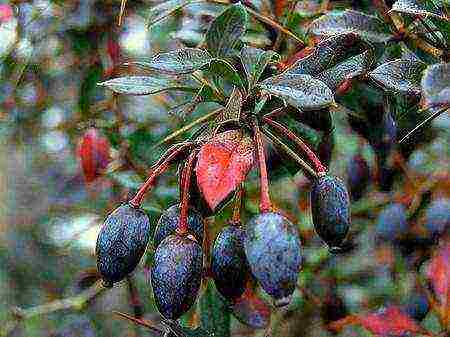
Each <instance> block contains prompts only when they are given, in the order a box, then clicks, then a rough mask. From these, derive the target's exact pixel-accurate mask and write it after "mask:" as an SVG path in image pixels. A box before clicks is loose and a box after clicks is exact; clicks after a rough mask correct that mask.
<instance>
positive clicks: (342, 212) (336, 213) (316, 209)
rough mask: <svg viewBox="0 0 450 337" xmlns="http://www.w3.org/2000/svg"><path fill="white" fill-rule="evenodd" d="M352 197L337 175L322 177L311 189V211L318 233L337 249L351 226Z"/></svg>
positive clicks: (331, 247)
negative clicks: (350, 208)
mask: <svg viewBox="0 0 450 337" xmlns="http://www.w3.org/2000/svg"><path fill="white" fill-rule="evenodd" d="M349 207H350V199H349V195H348V192H347V188H346V187H345V184H344V183H343V182H342V181H341V180H340V179H339V178H337V177H334V176H329V175H326V176H323V177H320V178H319V179H318V180H317V181H316V182H314V185H313V187H312V190H311V212H312V219H313V224H314V228H315V230H316V232H317V234H318V235H319V236H320V237H321V238H322V240H323V241H325V243H326V244H327V245H328V246H329V247H330V249H333V250H334V249H337V248H338V247H339V246H340V245H341V244H342V243H343V241H344V239H345V238H346V236H347V233H348V230H349V228H350V210H349Z"/></svg>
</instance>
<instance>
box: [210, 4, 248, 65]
mask: <svg viewBox="0 0 450 337" xmlns="http://www.w3.org/2000/svg"><path fill="white" fill-rule="evenodd" d="M247 21H248V15H247V11H246V10H245V8H244V6H242V5H241V4H240V3H239V4H236V5H233V6H230V7H228V8H227V9H226V10H225V11H224V12H223V13H222V14H220V15H219V16H218V17H217V18H216V19H215V20H214V21H213V22H212V24H211V27H209V30H208V32H207V33H206V45H207V46H208V50H209V51H210V52H211V53H212V54H213V55H214V56H218V57H221V56H229V55H230V53H231V51H232V50H233V48H234V47H235V46H236V44H237V42H238V41H239V39H240V38H241V37H242V36H243V35H244V33H245V30H246V26H247Z"/></svg>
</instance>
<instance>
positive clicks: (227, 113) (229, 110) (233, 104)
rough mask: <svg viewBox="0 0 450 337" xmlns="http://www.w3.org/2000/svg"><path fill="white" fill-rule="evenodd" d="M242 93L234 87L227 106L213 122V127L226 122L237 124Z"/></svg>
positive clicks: (239, 116)
mask: <svg viewBox="0 0 450 337" xmlns="http://www.w3.org/2000/svg"><path fill="white" fill-rule="evenodd" d="M242 99H243V97H242V93H241V92H240V91H239V89H237V88H236V87H235V88H234V89H233V92H232V93H231V96H230V98H229V99H228V102H227V105H226V106H225V108H224V109H223V110H222V112H221V113H220V114H219V115H218V116H217V118H216V120H215V121H214V124H215V126H219V125H222V124H225V123H228V122H239V120H240V118H241V109H242Z"/></svg>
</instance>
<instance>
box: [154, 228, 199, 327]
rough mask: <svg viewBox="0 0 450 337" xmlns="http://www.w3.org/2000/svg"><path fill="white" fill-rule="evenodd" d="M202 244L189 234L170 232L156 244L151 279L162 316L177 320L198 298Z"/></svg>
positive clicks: (157, 305)
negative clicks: (171, 233)
mask: <svg viewBox="0 0 450 337" xmlns="http://www.w3.org/2000/svg"><path fill="white" fill-rule="evenodd" d="M202 268H203V253H202V248H201V246H200V245H199V244H198V243H197V242H195V241H194V240H192V239H191V238H190V237H189V236H187V237H186V236H180V235H177V234H175V235H170V236H168V237H167V238H165V239H164V240H163V241H162V242H161V244H160V245H159V246H158V248H156V252H155V256H154V262H153V265H152V269H151V282H152V287H153V294H154V297H155V302H156V307H157V308H158V310H159V312H160V313H161V315H162V316H164V317H165V318H167V319H172V320H176V319H178V318H179V317H180V316H181V315H183V314H184V313H185V312H187V311H188V310H189V308H190V307H191V306H192V305H193V304H194V302H195V299H196V298H197V294H198V291H199V289H200V283H201V279H202Z"/></svg>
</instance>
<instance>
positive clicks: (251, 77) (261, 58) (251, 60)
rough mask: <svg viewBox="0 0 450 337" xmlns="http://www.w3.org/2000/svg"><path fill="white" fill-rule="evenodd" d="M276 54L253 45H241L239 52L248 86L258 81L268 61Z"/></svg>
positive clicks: (250, 86) (251, 86)
mask: <svg viewBox="0 0 450 337" xmlns="http://www.w3.org/2000/svg"><path fill="white" fill-rule="evenodd" d="M275 56H276V53H275V52H274V51H270V50H269V51H264V50H261V49H258V48H253V47H243V48H242V50H241V53H240V58H241V62H242V64H243V66H244V70H245V74H246V75H247V81H248V86H249V88H250V89H251V88H253V86H254V85H255V84H256V82H258V80H259V78H260V76H261V74H262V73H263V71H264V69H265V68H266V66H267V65H268V64H269V62H270V61H271V60H272V59H273V58H274V57H275Z"/></svg>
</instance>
